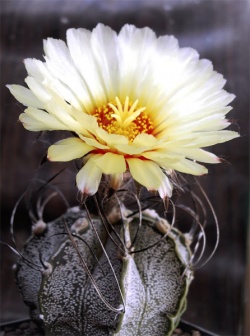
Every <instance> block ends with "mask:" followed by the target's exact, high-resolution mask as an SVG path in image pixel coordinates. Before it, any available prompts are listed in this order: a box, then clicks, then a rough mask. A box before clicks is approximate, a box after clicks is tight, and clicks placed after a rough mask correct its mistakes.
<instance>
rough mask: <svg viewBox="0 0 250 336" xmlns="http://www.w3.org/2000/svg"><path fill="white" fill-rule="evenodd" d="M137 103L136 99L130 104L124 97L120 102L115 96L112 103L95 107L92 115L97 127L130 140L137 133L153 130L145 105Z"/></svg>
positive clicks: (149, 132) (148, 132)
mask: <svg viewBox="0 0 250 336" xmlns="http://www.w3.org/2000/svg"><path fill="white" fill-rule="evenodd" d="M137 105H138V100H136V101H134V102H133V104H132V103H131V102H130V101H129V98H128V97H126V99H125V102H124V103H123V104H122V103H121V101H120V100H119V98H117V97H116V98H115V103H114V104H113V103H108V104H107V105H103V106H101V107H98V108H96V109H95V111H94V113H93V116H94V117H96V119H97V122H98V125H99V127H101V128H103V129H104V130H105V131H107V132H108V133H111V134H119V135H124V136H126V137H127V138H128V139H129V142H132V141H133V140H134V138H135V137H136V136H137V135H138V134H141V133H147V134H151V133H152V131H153V122H152V120H151V119H150V117H149V116H148V115H147V113H145V110H146V107H141V108H137Z"/></svg>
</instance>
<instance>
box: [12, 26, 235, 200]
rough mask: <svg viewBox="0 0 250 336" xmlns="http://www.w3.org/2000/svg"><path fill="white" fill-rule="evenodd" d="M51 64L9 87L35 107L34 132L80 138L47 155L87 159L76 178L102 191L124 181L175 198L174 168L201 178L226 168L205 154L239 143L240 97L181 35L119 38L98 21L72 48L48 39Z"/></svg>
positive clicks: (132, 30) (30, 123) (128, 33)
mask: <svg viewBox="0 0 250 336" xmlns="http://www.w3.org/2000/svg"><path fill="white" fill-rule="evenodd" d="M44 52H45V62H41V61H39V60H36V59H26V60H25V66H26V69H27V72H28V77H27V78H26V79H25V81H26V84H27V85H28V89H27V88H25V87H22V86H19V85H10V86H8V87H9V89H10V91H11V93H12V94H13V95H14V96H15V98H16V99H17V100H19V102H21V103H22V104H23V105H25V106H27V109H26V110H25V111H24V113H22V114H21V115H20V120H21V122H22V123H23V126H24V127H25V128H26V129H28V130H30V131H43V130H68V131H71V132H73V136H72V137H70V138H67V139H64V140H61V141H59V142H57V143H55V144H54V145H52V146H50V147H49V149H48V158H49V160H51V161H69V160H74V159H76V158H83V167H82V168H81V170H80V171H79V172H78V174H77V177H76V181H77V186H78V188H79V189H80V191H81V192H82V193H84V194H88V195H92V194H94V193H95V192H96V191H97V189H98V186H99V183H100V180H101V177H102V174H107V175H110V184H111V186H113V187H114V188H118V187H119V185H120V183H121V181H122V177H123V174H124V173H125V172H126V171H129V172H130V173H131V175H132V177H133V178H134V179H135V180H136V181H137V182H139V183H140V184H141V185H143V186H145V187H146V188H147V189H148V190H158V192H159V194H160V196H161V197H162V198H164V197H171V193H172V185H171V183H170V181H169V176H171V174H172V172H173V171H178V172H183V173H188V174H192V175H202V174H205V173H207V169H206V168H205V167H204V166H203V165H201V164H199V163H197V161H198V162H204V163H218V162H220V160H219V158H218V157H217V156H215V155H214V154H212V153H210V152H208V151H206V150H204V149H202V148H203V147H207V146H211V145H214V144H216V143H221V142H225V141H228V140H231V139H233V138H235V137H238V133H236V132H233V131H229V130H224V129H225V128H226V127H227V126H228V125H229V124H230V123H229V121H228V120H226V119H225V115H226V114H227V113H228V112H229V111H230V110H231V107H230V106H228V104H229V103H230V102H231V101H232V100H233V99H234V96H233V95H232V94H229V93H227V92H226V91H224V90H223V86H224V84H225V80H224V79H223V77H222V75H220V74H218V73H217V72H215V71H214V70H213V66H212V64H211V62H210V61H208V60H205V59H201V60H200V59H199V55H198V53H197V52H196V51H195V50H193V49H191V48H179V46H178V42H177V40H176V39H175V38H174V37H172V36H162V37H159V38H157V37H156V36H155V34H154V32H153V31H152V30H151V29H149V28H143V29H138V28H136V27H134V26H132V25H125V26H124V27H123V28H122V30H121V31H120V33H119V34H116V33H115V32H114V31H113V30H112V29H110V28H109V27H105V26H103V25H102V24H99V25H98V26H97V27H96V28H95V29H94V30H93V31H92V32H90V31H88V30H86V29H69V30H68V31H67V45H66V44H65V43H64V42H63V41H61V40H55V39H51V38H49V39H47V40H46V41H44Z"/></svg>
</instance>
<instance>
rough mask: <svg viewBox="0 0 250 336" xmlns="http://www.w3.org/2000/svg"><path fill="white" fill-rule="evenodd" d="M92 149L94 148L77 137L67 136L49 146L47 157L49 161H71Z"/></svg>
mask: <svg viewBox="0 0 250 336" xmlns="http://www.w3.org/2000/svg"><path fill="white" fill-rule="evenodd" d="M93 149H95V148H94V147H91V146H88V145H86V144H85V143H84V142H83V141H82V140H81V139H79V138H75V137H74V138H67V139H64V140H61V141H58V142H56V143H55V144H54V145H52V146H50V147H49V149H48V159H49V160H50V161H62V162H65V161H71V160H74V159H78V158H80V157H82V156H84V155H85V154H87V153H88V152H90V151H91V150H93Z"/></svg>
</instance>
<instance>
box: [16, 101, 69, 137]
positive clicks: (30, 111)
mask: <svg viewBox="0 0 250 336" xmlns="http://www.w3.org/2000/svg"><path fill="white" fill-rule="evenodd" d="M19 120H20V121H21V123H22V124H23V126H24V128H26V129H27V130H29V131H54V130H68V126H67V125H65V124H63V123H62V122H60V121H59V120H57V119H56V118H55V117H54V116H51V115H50V114H49V113H47V112H44V111H42V110H39V109H37V108H34V107H28V108H27V109H26V110H25V113H22V114H20V116H19Z"/></svg>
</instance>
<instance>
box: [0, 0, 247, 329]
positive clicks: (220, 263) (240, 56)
mask: <svg viewBox="0 0 250 336" xmlns="http://www.w3.org/2000/svg"><path fill="white" fill-rule="evenodd" d="M249 14H250V13H249V1H247V0H165V1H158V0H155V1H154V0H151V1H150V0H149V1H147V0H145V1H143V0H141V1H137V0H81V1H78V0H50V1H47V0H43V1H42V0H19V1H18V0H1V240H2V241H5V242H7V243H10V235H9V225H10V217H11V213H12V210H13V208H14V206H15V203H16V202H17V200H18V199H19V197H20V196H21V194H22V193H23V192H24V191H25V190H27V186H28V185H29V184H30V181H31V180H32V179H33V178H34V177H37V176H39V177H42V178H43V179H45V180H48V179H50V178H51V177H52V176H53V175H54V174H56V172H58V171H59V170H60V169H61V168H62V166H60V164H53V165H50V164H48V163H46V164H45V165H42V166H40V162H41V161H42V159H43V157H44V155H45V153H46V148H47V146H48V144H47V143H46V141H45V140H43V139H39V140H41V141H37V134H36V133H32V132H27V131H26V130H24V128H23V127H22V126H21V124H20V123H19V122H18V116H19V114H20V113H21V112H22V110H23V107H22V106H21V104H18V103H17V102H16V101H15V99H14V98H13V97H12V96H11V94H10V93H9V91H8V90H7V88H6V87H5V85H6V84H23V83H24V78H25V77H26V71H25V69H24V65H23V59H24V58H27V57H31V58H38V59H42V55H43V46H42V40H43V39H44V38H47V37H54V38H60V39H65V31H66V30H67V29H68V28H71V27H75V28H78V27H84V28H87V29H93V28H94V27H95V26H96V24H97V23H99V22H102V23H104V24H107V25H109V26H111V27H112V28H113V29H115V30H116V31H119V30H120V29H121V27H122V26H123V25H124V24H125V23H132V24H134V25H136V26H138V27H144V26H148V27H150V28H152V29H153V30H154V31H155V32H156V34H157V35H165V34H169V35H174V36H175V37H177V38H178V40H179V43H180V46H181V47H193V48H195V49H196V50H197V51H198V52H199V54H200V56H201V58H208V59H210V60H211V61H212V62H213V64H214V68H215V70H216V71H218V72H220V73H222V74H223V75H224V77H225V78H226V79H227V84H226V87H225V88H226V90H227V91H229V92H231V93H234V94H235V95H236V99H235V100H234V101H233V103H232V105H233V110H232V111H231V112H230V115H229V118H232V119H233V120H234V123H235V125H234V126H232V129H234V130H239V132H240V134H241V137H240V138H238V139H236V140H233V141H231V142H229V143H225V144H222V145H217V146H215V147H214V148H213V152H215V153H216V154H217V155H219V156H220V157H222V158H224V159H225V163H222V164H220V165H216V166H210V167H209V174H208V175H207V176H204V177H202V178H200V180H199V181H200V183H201V184H202V186H203V187H204V189H205V190H206V192H207V194H208V196H209V198H210V200H211V202H212V204H213V206H214V209H215V212H216V213H217V216H218V220H219V225H220V232H221V238H220V244H219V248H218V250H217V252H216V254H215V256H214V257H213V259H212V260H211V261H210V262H209V263H208V264H207V265H206V266H204V267H203V268H201V269H198V270H197V271H196V273H195V280H194V281H193V284H192V286H191V290H190V294H189V300H188V308H187V311H186V312H185V314H184V316H183V318H184V319H185V320H187V321H189V322H192V323H195V324H198V325H200V326H202V327H204V328H206V329H209V330H210V331H213V332H216V333H218V334H220V335H250V330H249V329H248V331H247V323H249V321H248V319H247V318H246V317H247V316H250V310H249V298H248V296H249V283H250V280H249V278H248V280H247V271H246V270H247V267H246V266H247V256H248V253H247V235H248V223H249V219H248V215H249V188H248V187H249V17H250V16H249ZM53 140H54V139H53ZM71 171H72V170H71V167H70V164H69V166H68V170H67V171H66V172H64V173H63V174H61V175H60V176H59V177H58V179H59V181H58V185H60V186H61V187H62V189H64V190H65V191H67V188H66V187H65V186H66V185H67V183H68V180H69V181H70V180H71V181H74V175H73V173H71ZM62 181H63V182H62ZM69 183H70V182H69ZM72 185H73V183H72ZM75 195H76V189H73V188H72V190H70V191H67V192H66V197H67V198H68V199H69V201H70V202H71V204H74V200H75ZM58 202H59V203H58V204H60V202H61V201H60V200H58ZM61 203H62V204H61V205H56V206H54V207H53V206H52V208H50V215H52V216H54V217H56V216H57V215H58V214H62V213H63V212H64V211H65V206H64V204H63V202H61ZM29 230H30V221H29V218H28V215H27V213H26V211H25V205H24V204H21V205H20V208H19V210H18V211H17V216H16V220H15V232H16V236H17V237H18V239H17V244H18V246H19V247H20V248H21V247H22V244H23V243H24V241H25V240H26V239H27V238H28V236H29ZM15 260H16V257H15V255H14V254H13V253H12V252H11V251H10V250H9V249H8V248H7V247H5V246H1V307H0V311H1V322H6V321H12V320H17V319H21V318H26V317H28V309H27V308H26V306H25V305H24V304H23V303H22V300H21V297H20V294H19V292H18V289H17V288H16V285H15V282H14V273H13V270H12V265H13V264H14V262H15ZM248 261H249V260H248ZM247 309H248V310H247ZM247 312H248V313H247ZM248 314H249V315H248ZM244 328H245V331H244Z"/></svg>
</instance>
